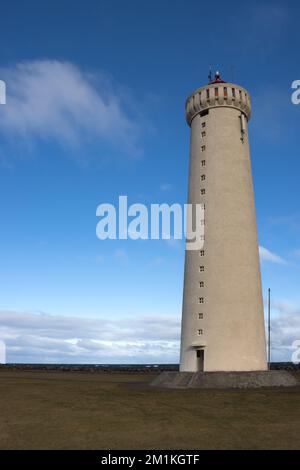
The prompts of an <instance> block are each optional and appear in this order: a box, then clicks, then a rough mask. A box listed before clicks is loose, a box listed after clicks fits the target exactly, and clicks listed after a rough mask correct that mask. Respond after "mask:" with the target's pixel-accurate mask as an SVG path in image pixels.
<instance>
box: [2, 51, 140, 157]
mask: <svg viewBox="0 0 300 470" xmlns="http://www.w3.org/2000/svg"><path fill="white" fill-rule="evenodd" d="M0 76H1V78H2V79H4V80H5V81H6V84H7V104H6V105H5V106H1V107H0V134H1V139H2V140H6V139H8V138H10V139H11V140H12V141H15V140H17V141H18V142H22V143H24V144H26V145H28V146H31V145H35V144H36V143H38V142H41V141H47V142H49V141H55V142H57V143H59V144H61V145H63V146H68V147H72V148H76V147H78V146H81V144H83V143H84V144H85V145H86V144H89V143H90V142H91V141H94V139H96V141H98V142H99V141H100V142H103V143H104V144H106V145H109V146H113V147H115V148H119V149H122V150H125V151H127V152H130V153H137V151H138V148H137V145H138V144H137V142H138V139H139V136H140V133H141V127H140V125H139V119H135V118H134V117H132V112H131V110H130V112H129V109H128V101H127V102H126V100H125V99H123V94H122V93H121V91H120V88H119V87H118V86H114V84H113V83H112V79H111V78H109V77H107V76H105V75H103V74H91V73H87V72H85V71H83V70H81V69H80V68H79V67H78V66H76V65H74V64H72V63H69V62H62V61H58V60H38V61H32V62H22V63H18V64H16V65H15V66H12V67H9V68H2V69H0ZM133 107H134V106H133Z"/></svg>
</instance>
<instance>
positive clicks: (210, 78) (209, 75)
mask: <svg viewBox="0 0 300 470" xmlns="http://www.w3.org/2000/svg"><path fill="white" fill-rule="evenodd" d="M211 81H212V71H211V65H210V66H209V72H208V83H210V82H211Z"/></svg>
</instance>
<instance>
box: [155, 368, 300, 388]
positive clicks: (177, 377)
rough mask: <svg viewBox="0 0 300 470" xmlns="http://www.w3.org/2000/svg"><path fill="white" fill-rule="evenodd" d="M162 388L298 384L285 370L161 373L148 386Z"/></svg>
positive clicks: (253, 386) (290, 385) (251, 386)
mask: <svg viewBox="0 0 300 470" xmlns="http://www.w3.org/2000/svg"><path fill="white" fill-rule="evenodd" d="M150 385H151V386H153V387H163V388H182V389H184V388H206V389H214V388H223V389H226V388H261V387H295V386H297V385H298V386H299V385H300V382H299V381H298V380H297V379H296V378H295V377H294V376H293V375H292V374H291V373H290V372H287V371H285V370H270V371H257V372H256V371H251V372H162V373H161V374H160V375H159V376H158V377H156V378H155V379H154V380H153V381H152V382H151V384H150Z"/></svg>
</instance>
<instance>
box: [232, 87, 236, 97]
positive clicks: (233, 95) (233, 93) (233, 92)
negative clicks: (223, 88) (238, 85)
mask: <svg viewBox="0 0 300 470" xmlns="http://www.w3.org/2000/svg"><path fill="white" fill-rule="evenodd" d="M232 98H233V99H235V88H232Z"/></svg>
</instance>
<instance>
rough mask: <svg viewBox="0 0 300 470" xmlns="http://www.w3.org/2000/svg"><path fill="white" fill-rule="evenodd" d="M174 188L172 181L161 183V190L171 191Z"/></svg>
mask: <svg viewBox="0 0 300 470" xmlns="http://www.w3.org/2000/svg"><path fill="white" fill-rule="evenodd" d="M172 188H173V186H172V184H170V183H162V184H161V185H160V190H161V191H163V192H165V191H170V190H171V189H172Z"/></svg>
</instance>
